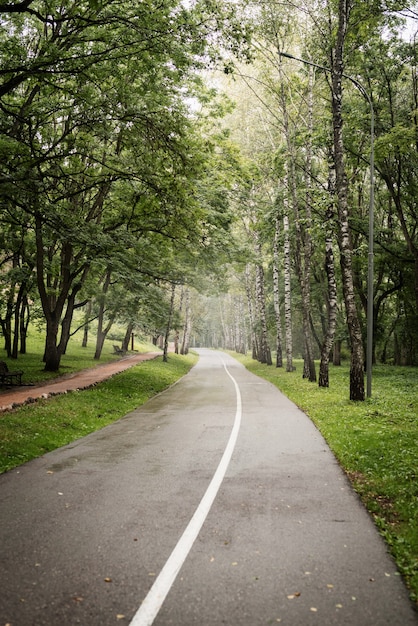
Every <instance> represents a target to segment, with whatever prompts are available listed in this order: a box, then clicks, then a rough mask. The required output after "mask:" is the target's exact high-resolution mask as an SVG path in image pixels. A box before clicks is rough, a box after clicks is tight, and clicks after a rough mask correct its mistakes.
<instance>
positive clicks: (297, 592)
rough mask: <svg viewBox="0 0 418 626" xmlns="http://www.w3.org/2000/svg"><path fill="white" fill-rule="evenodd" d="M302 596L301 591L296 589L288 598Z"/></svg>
mask: <svg viewBox="0 0 418 626" xmlns="http://www.w3.org/2000/svg"><path fill="white" fill-rule="evenodd" d="M299 596H300V591H295V593H292V594H290V596H287V599H288V600H293V599H294V598H299Z"/></svg>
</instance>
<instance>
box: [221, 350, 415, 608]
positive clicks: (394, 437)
mask: <svg viewBox="0 0 418 626" xmlns="http://www.w3.org/2000/svg"><path fill="white" fill-rule="evenodd" d="M233 356H234V357H235V358H236V359H238V360H239V361H241V362H242V363H243V364H244V365H245V366H246V367H247V368H248V369H249V370H250V371H251V372H253V373H254V374H257V375H258V376H261V377H263V378H265V379H267V380H269V381H270V382H272V383H273V384H274V385H276V386H277V387H278V388H279V389H280V390H281V391H283V393H284V394H285V395H286V396H288V397H289V398H290V399H291V400H293V402H295V404H297V405H298V406H299V407H300V408H301V409H302V410H303V411H304V412H305V413H307V414H308V415H309V416H310V418H311V419H312V421H313V422H314V423H315V424H316V426H317V427H318V428H319V430H320V431H321V433H322V434H323V436H324V437H325V439H326V440H327V442H328V444H329V446H330V448H331V449H332V450H333V452H334V454H335V456H336V458H337V459H338V460H339V462H340V464H341V466H342V467H343V469H344V470H345V471H346V473H347V475H348V476H349V478H350V479H351V481H352V484H353V486H354V488H355V489H356V491H357V492H358V493H359V495H360V497H361V498H362V500H363V502H364V503H365V505H366V507H367V508H368V510H369V511H370V513H371V514H372V515H373V518H374V520H375V523H376V525H377V527H378V528H379V531H380V532H381V534H382V535H383V537H384V538H385V540H386V542H387V544H388V545H389V548H390V550H391V552H392V554H393V556H394V558H395V560H396V563H397V566H398V568H399V571H400V572H401V574H402V575H403V577H404V579H405V582H406V584H407V586H408V587H409V589H410V591H411V596H412V599H413V600H414V601H415V602H416V603H418V480H417V474H418V369H416V368H400V367H389V366H376V367H375V368H374V370H373V390H372V398H369V399H367V400H366V401H365V402H350V400H349V399H348V394H349V391H348V380H349V370H348V366H347V367H346V366H342V367H335V368H332V371H331V373H330V385H331V387H330V388H329V389H319V387H318V386H317V384H314V383H309V382H308V381H307V380H303V379H302V376H301V373H302V362H301V361H300V362H296V365H297V371H296V372H294V373H292V374H289V373H286V372H285V371H284V370H282V369H277V368H275V367H268V366H266V365H262V364H260V363H257V362H256V361H253V360H252V359H251V357H249V356H242V355H237V354H235V353H233Z"/></svg>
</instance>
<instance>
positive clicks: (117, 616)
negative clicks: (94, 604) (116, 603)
mask: <svg viewBox="0 0 418 626" xmlns="http://www.w3.org/2000/svg"><path fill="white" fill-rule="evenodd" d="M124 617H125V616H124V615H122V613H118V614H117V615H116V619H124Z"/></svg>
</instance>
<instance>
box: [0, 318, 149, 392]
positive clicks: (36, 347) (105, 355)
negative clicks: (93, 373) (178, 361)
mask: <svg viewBox="0 0 418 626" xmlns="http://www.w3.org/2000/svg"><path fill="white" fill-rule="evenodd" d="M44 338H45V335H44V333H43V332H42V333H41V332H38V331H36V330H35V329H34V328H31V330H30V333H29V337H28V351H27V353H26V354H21V355H19V358H18V359H9V358H7V357H6V353H5V351H4V350H0V360H2V361H5V362H6V363H7V365H8V368H9V370H10V371H13V370H22V371H23V378H22V382H23V383H24V384H26V385H30V384H37V383H40V382H42V381H47V380H51V379H53V378H57V377H58V376H62V375H65V374H72V373H73V372H78V371H79V370H82V369H87V368H89V367H95V366H96V365H100V364H101V363H107V362H109V361H117V360H118V359H119V358H120V357H119V356H118V355H116V354H114V350H113V344H115V345H116V344H118V345H120V341H115V340H110V339H107V340H106V341H105V343H104V346H103V351H102V354H101V357H100V359H99V360H95V359H94V351H95V345H94V341H91V342H90V345H88V346H87V347H86V348H82V347H81V336H80V339H79V338H78V336H77V337H76V338H73V339H72V340H71V341H70V342H69V344H68V348H67V352H66V354H64V355H63V356H62V358H61V365H60V369H59V371H58V372H45V371H44V363H43V361H42V354H43V349H44V340H45V339H44ZM134 347H135V351H138V352H152V351H155V350H157V348H156V347H155V346H153V345H152V343H148V342H146V341H140V340H138V339H136V341H135V345H134Z"/></svg>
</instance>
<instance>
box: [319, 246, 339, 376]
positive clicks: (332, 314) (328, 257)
mask: <svg viewBox="0 0 418 626" xmlns="http://www.w3.org/2000/svg"><path fill="white" fill-rule="evenodd" d="M325 271H326V274H327V280H328V326H327V332H326V334H325V337H324V341H323V343H322V348H321V361H320V364H319V382H318V384H319V387H329V357H330V353H331V348H332V345H333V342H334V336H335V328H336V326H337V283H336V280H335V265H334V253H333V250H332V240H331V238H330V237H327V240H326V242H325Z"/></svg>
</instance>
